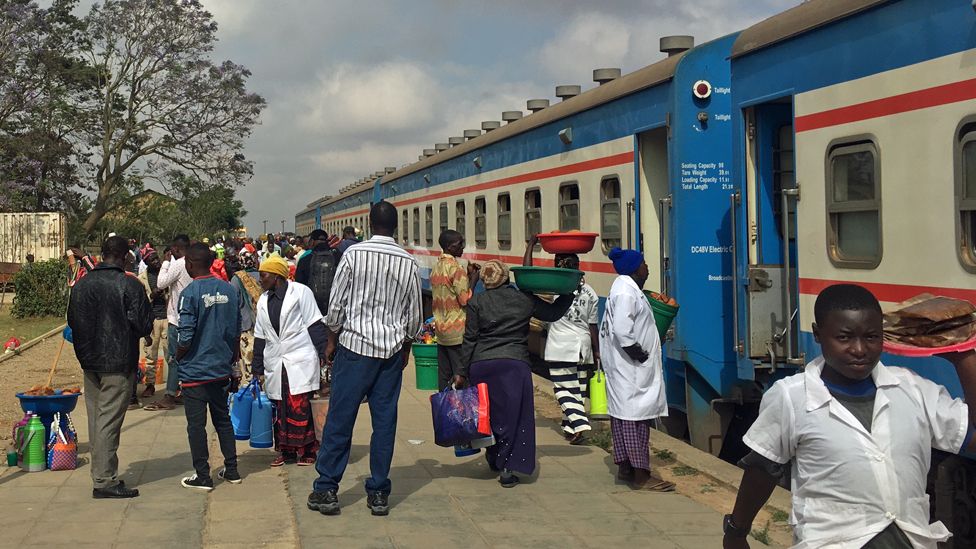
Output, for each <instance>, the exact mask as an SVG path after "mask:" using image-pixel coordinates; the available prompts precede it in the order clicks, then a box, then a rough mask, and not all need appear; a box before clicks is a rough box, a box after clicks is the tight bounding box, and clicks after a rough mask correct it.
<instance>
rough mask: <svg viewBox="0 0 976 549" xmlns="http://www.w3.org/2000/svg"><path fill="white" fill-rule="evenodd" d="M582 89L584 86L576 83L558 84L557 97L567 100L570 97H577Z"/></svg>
mask: <svg viewBox="0 0 976 549" xmlns="http://www.w3.org/2000/svg"><path fill="white" fill-rule="evenodd" d="M582 90H583V88H581V87H580V86H578V85H576V84H571V85H569V84H568V85H563V86H556V97H558V98H560V99H562V100H563V101H565V100H567V99H569V98H570V97H576V96H577V95H579V94H580V92H581V91H582Z"/></svg>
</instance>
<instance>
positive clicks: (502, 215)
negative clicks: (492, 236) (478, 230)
mask: <svg viewBox="0 0 976 549" xmlns="http://www.w3.org/2000/svg"><path fill="white" fill-rule="evenodd" d="M498 247H499V248H506V249H508V248H511V247H512V196H511V195H510V194H508V193H501V194H499V195H498Z"/></svg>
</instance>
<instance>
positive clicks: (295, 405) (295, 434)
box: [272, 368, 319, 457]
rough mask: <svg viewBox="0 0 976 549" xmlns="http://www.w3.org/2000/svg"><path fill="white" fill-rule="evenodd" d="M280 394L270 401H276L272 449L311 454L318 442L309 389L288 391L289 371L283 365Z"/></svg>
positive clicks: (288, 452) (287, 452)
mask: <svg viewBox="0 0 976 549" xmlns="http://www.w3.org/2000/svg"><path fill="white" fill-rule="evenodd" d="M281 397H282V398H281V400H273V401H272V402H274V404H275V421H274V442H275V449H276V450H277V451H279V452H282V453H284V454H297V455H298V457H302V456H314V455H315V453H316V452H318V449H319V443H318V441H316V439H315V427H314V425H313V422H312V404H311V402H310V401H311V398H312V393H311V392H308V393H302V394H300V395H293V394H291V390H290V389H289V387H288V372H287V370H285V369H284V368H282V371H281Z"/></svg>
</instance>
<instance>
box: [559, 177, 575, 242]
mask: <svg viewBox="0 0 976 549" xmlns="http://www.w3.org/2000/svg"><path fill="white" fill-rule="evenodd" d="M579 228H580V211H579V183H577V182H576V181H568V182H566V183H563V184H562V185H560V186H559V230H560V231H564V232H565V231H571V230H574V229H575V230H579Z"/></svg>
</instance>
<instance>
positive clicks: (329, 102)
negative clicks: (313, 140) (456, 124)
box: [301, 61, 440, 135]
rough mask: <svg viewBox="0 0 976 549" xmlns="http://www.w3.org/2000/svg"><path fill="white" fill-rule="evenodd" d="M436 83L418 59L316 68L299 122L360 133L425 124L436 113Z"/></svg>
mask: <svg viewBox="0 0 976 549" xmlns="http://www.w3.org/2000/svg"><path fill="white" fill-rule="evenodd" d="M438 96H439V87H438V86H437V83H436V82H434V80H433V79H432V77H431V75H430V74H428V73H427V71H426V70H425V69H424V68H423V67H421V66H420V65H419V64H415V63H409V62H399V61H393V62H386V63H381V64H379V65H374V66H364V65H353V64H341V65H338V66H337V67H335V68H334V69H331V70H327V71H325V72H323V73H320V74H319V77H318V79H317V82H316V83H315V85H314V87H313V88H312V89H311V90H308V91H307V92H306V97H305V104H306V105H307V107H308V113H307V116H306V117H304V118H303V119H302V120H301V123H302V125H303V126H304V127H305V128H306V129H308V130H310V131H314V132H319V133H328V134H331V135H363V134H368V133H370V132H386V131H392V132H396V131H400V130H408V129H411V128H416V127H417V126H421V127H424V126H427V125H429V124H430V123H431V122H432V121H434V120H435V119H436V109H435V107H436V106H437V104H438V103H440V101H439V100H438Z"/></svg>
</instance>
